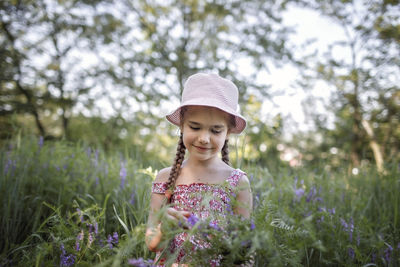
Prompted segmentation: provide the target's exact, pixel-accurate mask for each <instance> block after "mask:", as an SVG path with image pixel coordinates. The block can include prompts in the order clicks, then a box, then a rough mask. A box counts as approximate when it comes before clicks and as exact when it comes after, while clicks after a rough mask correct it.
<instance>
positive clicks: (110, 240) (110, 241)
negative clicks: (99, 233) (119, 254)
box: [107, 235, 113, 249]
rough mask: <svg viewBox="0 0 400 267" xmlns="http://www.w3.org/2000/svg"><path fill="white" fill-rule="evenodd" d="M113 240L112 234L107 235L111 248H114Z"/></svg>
mask: <svg viewBox="0 0 400 267" xmlns="http://www.w3.org/2000/svg"><path fill="white" fill-rule="evenodd" d="M112 241H113V240H112V237H111V235H108V236H107V244H108V246H109V247H110V249H112V248H113V244H112Z"/></svg>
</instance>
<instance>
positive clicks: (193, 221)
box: [187, 214, 199, 226]
mask: <svg viewBox="0 0 400 267" xmlns="http://www.w3.org/2000/svg"><path fill="white" fill-rule="evenodd" d="M198 221H199V218H198V217H197V216H196V215H194V214H191V215H190V216H189V218H187V222H188V223H189V224H190V225H191V226H194V225H195V224H196V223H197V222H198Z"/></svg>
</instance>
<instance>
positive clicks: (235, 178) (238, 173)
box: [227, 169, 249, 187]
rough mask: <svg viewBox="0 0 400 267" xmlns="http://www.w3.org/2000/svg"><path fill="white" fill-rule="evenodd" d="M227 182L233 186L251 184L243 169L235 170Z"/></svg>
mask: <svg viewBox="0 0 400 267" xmlns="http://www.w3.org/2000/svg"><path fill="white" fill-rule="evenodd" d="M227 181H228V182H229V184H230V185H231V186H234V187H236V186H238V185H239V184H240V185H245V184H249V179H248V178H247V174H246V173H245V172H244V171H242V170H241V169H233V170H232V171H231V174H230V175H229V177H228V179H227Z"/></svg>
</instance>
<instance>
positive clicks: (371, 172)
mask: <svg viewBox="0 0 400 267" xmlns="http://www.w3.org/2000/svg"><path fill="white" fill-rule="evenodd" d="M149 161H151V159H141V158H138V156H137V154H136V157H135V158H132V157H130V156H129V151H128V150H127V151H125V152H124V153H120V152H118V151H117V152H113V153H109V154H105V153H104V152H103V151H101V150H98V149H96V148H90V147H87V146H85V145H83V144H70V143H68V142H43V140H41V139H36V138H27V137H26V138H22V139H16V140H14V141H12V142H10V143H9V144H8V145H6V146H4V147H2V148H1V154H0V174H1V178H0V201H1V202H0V203H1V204H0V236H1V242H0V251H1V252H0V253H1V254H0V265H4V266H47V265H51V266H54V265H59V266H71V265H73V264H75V265H78V266H93V265H99V266H123V265H131V266H132V265H134V264H136V265H137V266H139V263H140V262H141V264H142V266H143V265H150V264H151V263H150V260H152V259H153V258H154V254H153V253H150V252H149V251H148V250H147V248H146V246H145V244H144V232H145V224H146V219H147V213H148V207H149V198H150V187H151V182H152V180H153V179H154V177H155V175H156V170H154V169H151V168H148V167H149V166H142V162H149ZM158 164H159V163H156V166H159V165H158ZM242 168H243V169H244V170H245V171H246V172H247V174H248V177H249V179H250V181H251V186H252V191H253V196H254V212H253V216H252V221H251V222H248V221H242V220H240V219H239V218H236V217H229V218H228V219H229V221H230V224H229V225H227V226H226V227H225V228H224V230H222V227H217V228H215V227H211V228H210V227H209V226H207V225H208V223H209V222H202V221H199V222H198V223H197V224H196V225H195V226H194V227H193V228H190V229H177V228H170V229H169V230H170V231H169V233H170V234H169V237H170V238H172V236H173V233H175V232H176V231H178V232H179V231H187V232H188V233H190V234H194V235H202V236H206V237H207V238H208V237H212V238H209V240H208V242H209V243H210V244H211V249H208V250H207V249H205V250H202V251H199V252H198V254H197V255H195V256H194V258H193V264H194V265H195V266H196V265H199V266H200V265H204V264H208V263H209V261H210V259H212V258H215V257H218V256H221V255H224V256H223V260H222V261H221V264H223V265H226V266H232V264H234V263H237V262H238V261H240V260H244V259H253V260H254V261H255V265H256V266H266V265H268V266H286V265H290V266H336V265H337V266H343V265H346V266H382V265H384V266H385V265H386V266H398V265H399V264H400V233H399V231H400V230H399V229H400V215H399V207H400V205H399V204H400V198H399V192H400V175H399V172H400V171H399V165H398V164H395V163H393V164H389V165H387V172H386V173H385V174H380V173H377V172H376V170H375V169H374V168H373V167H372V166H366V167H364V168H363V169H361V170H360V173H359V174H358V175H351V174H348V173H347V171H345V170H346V169H347V168H346V166H344V168H343V171H340V170H339V171H335V172H330V171H326V170H325V169H324V168H323V165H322V164H321V166H314V167H313V168H312V169H310V168H306V167H301V168H294V169H293V168H290V167H287V166H275V167H274V168H271V170H273V173H271V172H270V171H271V170H268V169H267V168H262V167H259V166H254V165H251V166H244V167H242ZM165 227H168V226H165ZM171 227H173V226H171ZM174 231H175V232H174ZM166 236H167V237H168V234H167V235H166ZM188 249H191V246H188ZM169 260H170V262H173V255H171V256H170V259H169ZM146 261H147V263H146Z"/></svg>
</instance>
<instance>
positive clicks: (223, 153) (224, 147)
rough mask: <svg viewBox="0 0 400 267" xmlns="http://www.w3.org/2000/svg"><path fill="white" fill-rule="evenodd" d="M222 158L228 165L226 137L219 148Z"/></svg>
mask: <svg viewBox="0 0 400 267" xmlns="http://www.w3.org/2000/svg"><path fill="white" fill-rule="evenodd" d="M221 155H222V160H223V162H225V163H226V164H228V165H230V163H229V148H228V139H226V140H225V143H224V146H223V147H222V149H221Z"/></svg>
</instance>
